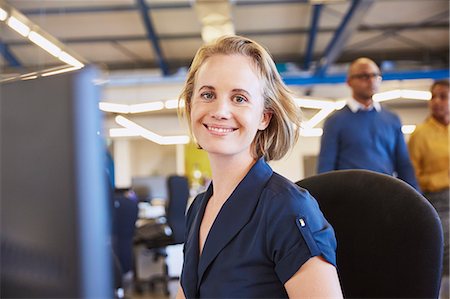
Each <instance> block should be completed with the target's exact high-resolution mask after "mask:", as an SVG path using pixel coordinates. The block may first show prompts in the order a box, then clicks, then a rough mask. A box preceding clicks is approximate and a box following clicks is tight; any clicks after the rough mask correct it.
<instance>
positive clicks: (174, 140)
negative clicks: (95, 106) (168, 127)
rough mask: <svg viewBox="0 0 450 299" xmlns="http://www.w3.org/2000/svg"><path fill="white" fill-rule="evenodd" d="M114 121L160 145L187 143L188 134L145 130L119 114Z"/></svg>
mask: <svg viewBox="0 0 450 299" xmlns="http://www.w3.org/2000/svg"><path fill="white" fill-rule="evenodd" d="M115 120H116V123H118V124H119V125H121V126H123V127H125V128H127V129H128V130H130V131H131V132H132V133H133V134H137V135H139V136H141V137H144V138H145V139H148V140H150V141H153V142H155V143H158V144H161V145H170V144H187V143H189V136H186V135H180V136H161V135H158V134H156V133H154V132H152V131H150V130H147V129H146V128H144V127H141V126H140V125H138V124H137V123H135V122H133V121H131V120H129V119H127V118H125V117H123V116H121V115H119V116H116V119H115Z"/></svg>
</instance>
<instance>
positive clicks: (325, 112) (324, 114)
mask: <svg viewBox="0 0 450 299" xmlns="http://www.w3.org/2000/svg"><path fill="white" fill-rule="evenodd" d="M333 111H334V107H328V108H324V109H322V110H320V111H319V112H317V113H316V115H314V116H313V117H311V119H310V120H308V121H307V122H304V123H303V125H302V127H303V128H305V129H312V128H314V127H315V126H316V125H317V124H318V123H320V122H321V121H322V120H324V119H325V118H326V117H327V116H328V115H329V114H330V113H331V112H333Z"/></svg>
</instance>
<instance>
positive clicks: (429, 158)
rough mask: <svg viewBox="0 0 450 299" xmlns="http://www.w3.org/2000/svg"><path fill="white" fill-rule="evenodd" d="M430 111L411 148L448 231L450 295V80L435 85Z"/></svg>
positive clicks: (446, 276) (420, 177) (419, 176)
mask: <svg viewBox="0 0 450 299" xmlns="http://www.w3.org/2000/svg"><path fill="white" fill-rule="evenodd" d="M431 95H432V96H431V100H430V101H429V104H428V107H429V110H430V115H429V116H428V118H427V119H426V121H425V122H424V123H423V124H421V125H420V126H418V127H417V128H416V130H415V131H414V132H413V133H412V135H411V137H410V139H409V144H408V145H409V152H410V154H411V160H412V163H413V165H414V168H415V170H416V175H417V179H418V181H419V184H420V188H421V189H422V191H423V195H424V196H425V197H426V198H427V199H428V200H429V201H430V202H431V204H432V205H433V206H434V207H435V209H436V211H437V212H438V214H439V217H440V219H441V222H442V227H443V231H444V265H443V275H444V277H443V279H442V283H443V284H442V288H441V292H442V295H441V297H442V298H449V297H450V292H449V258H448V257H449V236H448V234H449V200H450V192H449V185H450V179H449V172H450V166H449V163H450V162H449V144H448V142H449V137H448V134H449V132H448V127H449V119H450V117H449V106H448V105H449V103H448V95H449V81H448V80H442V81H436V82H434V83H433V85H432V86H431Z"/></svg>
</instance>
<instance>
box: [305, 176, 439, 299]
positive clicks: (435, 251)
mask: <svg viewBox="0 0 450 299" xmlns="http://www.w3.org/2000/svg"><path fill="white" fill-rule="evenodd" d="M297 185H299V186H300V187H302V188H305V189H307V190H308V191H309V192H310V193H311V194H312V195H313V196H314V197H315V198H316V199H317V201H318V202H319V205H320V208H321V210H322V211H323V213H324V215H325V217H326V218H327V220H328V221H329V222H330V223H331V225H332V226H333V228H334V230H335V233H336V239H337V244H338V245H337V266H338V273H339V277H340V280H341V284H342V289H343V292H344V296H345V298H437V297H438V294H439V285H440V278H441V269H442V254H443V234H442V227H441V223H440V220H439V217H438V215H437V213H436V211H435V210H434V208H433V207H432V206H431V204H430V203H429V202H428V201H427V200H426V199H425V198H424V197H423V196H422V195H420V194H419V193H418V192H416V191H415V190H414V189H413V188H412V187H410V186H409V185H408V184H406V183H404V182H403V181H401V180H399V179H396V178H393V177H390V176H387V175H383V174H379V173H375V172H371V171H367V170H340V171H332V172H328V173H324V174H320V175H317V176H313V177H309V178H306V179H303V180H301V181H299V182H297Z"/></svg>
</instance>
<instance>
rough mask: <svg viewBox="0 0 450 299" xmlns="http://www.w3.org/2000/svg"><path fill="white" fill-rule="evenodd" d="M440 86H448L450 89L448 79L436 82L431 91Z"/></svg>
mask: <svg viewBox="0 0 450 299" xmlns="http://www.w3.org/2000/svg"><path fill="white" fill-rule="evenodd" d="M438 85H442V86H446V87H449V82H448V80H447V79H443V80H436V81H434V82H433V84H432V85H431V87H430V91H433V88H435V87H436V86H438Z"/></svg>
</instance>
